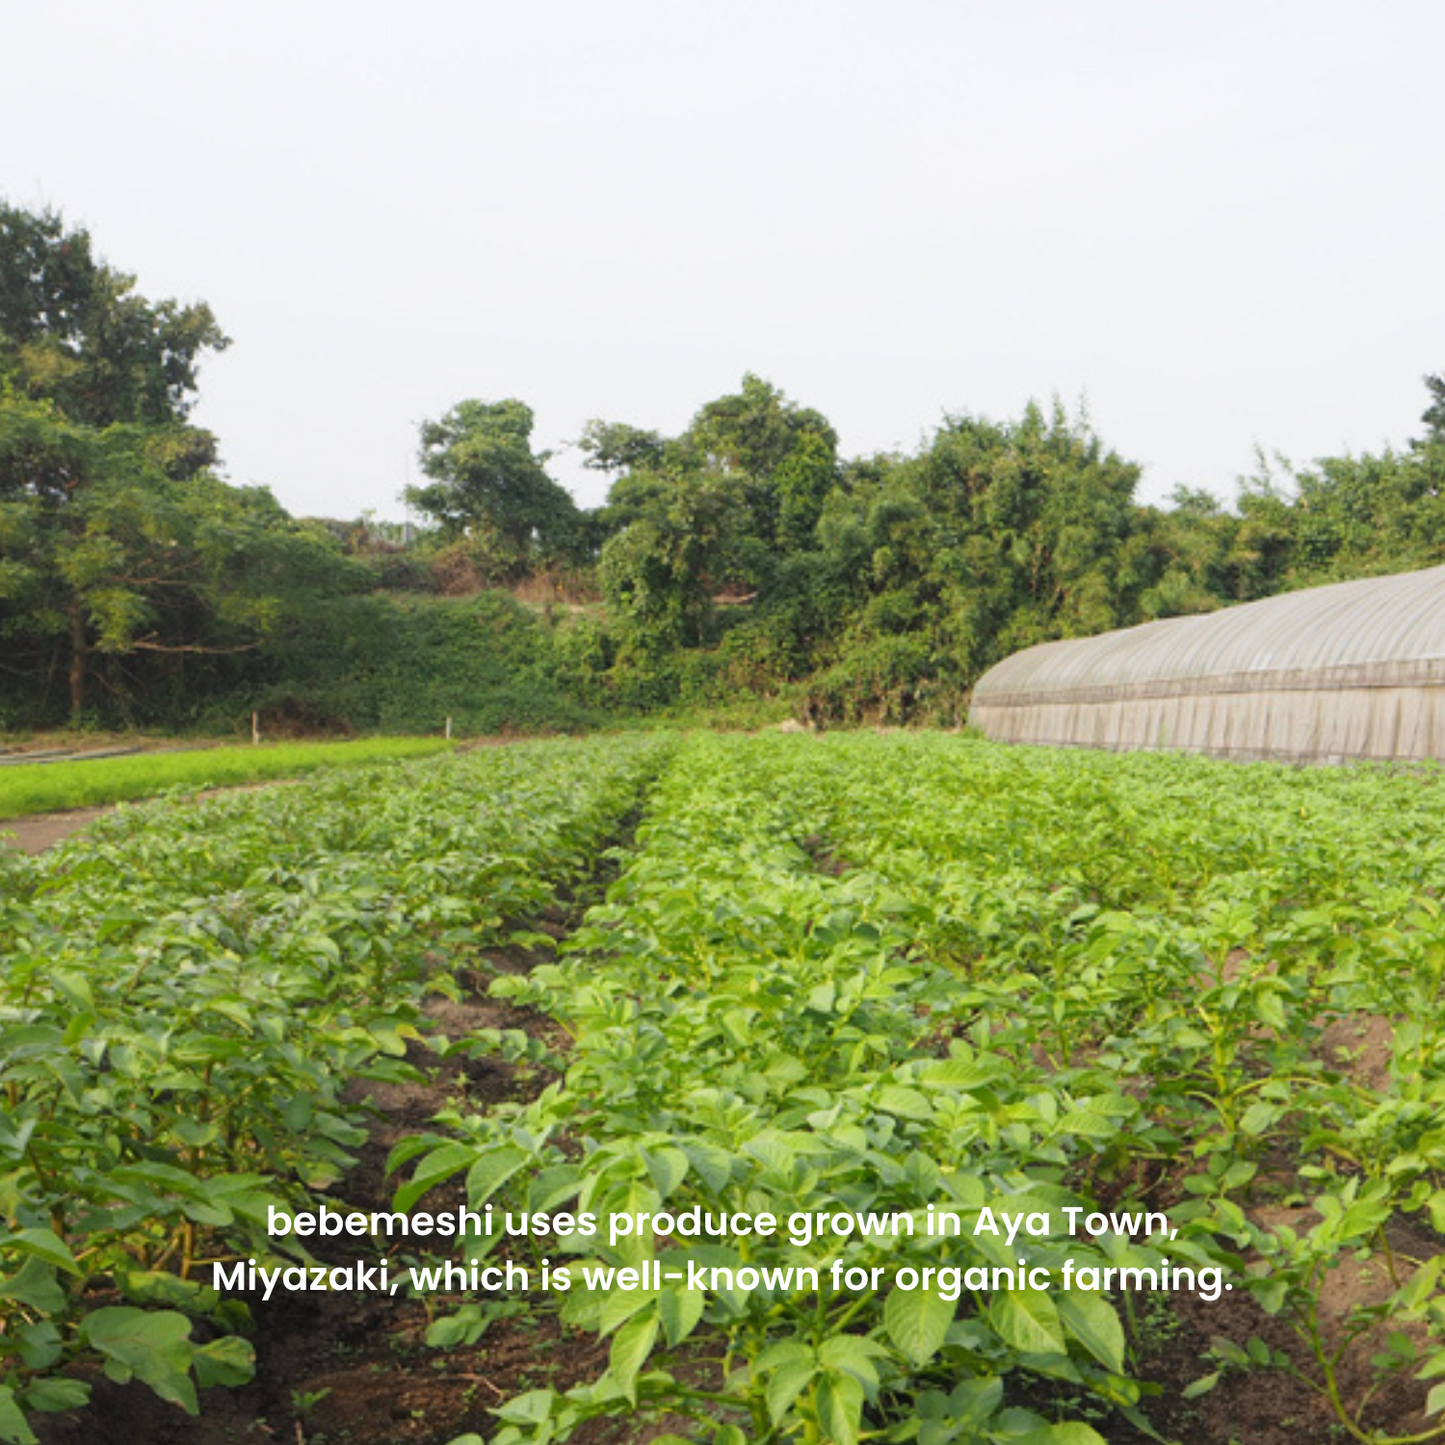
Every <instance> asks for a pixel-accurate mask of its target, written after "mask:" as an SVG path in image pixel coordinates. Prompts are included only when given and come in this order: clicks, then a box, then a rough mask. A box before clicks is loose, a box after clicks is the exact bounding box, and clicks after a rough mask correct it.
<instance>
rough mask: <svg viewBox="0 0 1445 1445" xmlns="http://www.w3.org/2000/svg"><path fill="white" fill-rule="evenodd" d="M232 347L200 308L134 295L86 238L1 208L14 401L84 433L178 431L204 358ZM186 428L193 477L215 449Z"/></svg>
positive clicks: (2, 330) (2, 280) (0, 353)
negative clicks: (46, 404) (48, 405)
mask: <svg viewBox="0 0 1445 1445" xmlns="http://www.w3.org/2000/svg"><path fill="white" fill-rule="evenodd" d="M229 344H230V342H229V339H228V338H227V337H226V336H225V335H224V334H223V332H222V331H221V329H220V327H219V326H218V325H217V324H216V319H215V317H214V316H213V315H212V314H211V308H210V307H209V306H207V305H205V304H204V303H195V304H192V305H182V304H181V303H179V302H177V301H157V302H153V301H148V300H146V299H145V297H143V296H140V295H137V294H136V292H135V277H134V276H130V275H127V274H125V273H124V272H120V271H116V270H113V269H112V268H111V267H109V266H107V265H106V264H105V263H104V262H102V261H100V260H98V259H97V258H96V257H95V255H94V253H93V252H92V249H91V241H90V235H89V233H88V232H86V231H84V230H72V231H67V230H66V229H65V226H64V223H63V222H62V220H61V218H60V217H59V216H58V215H56V214H54V213H53V212H48V211H47V212H45V213H43V214H41V215H32V214H30V213H29V212H26V211H22V210H19V209H17V208H15V207H13V206H8V205H4V204H0V377H3V378H4V380H5V382H6V384H7V385H8V387H9V388H10V389H11V392H12V394H13V395H15V396H19V397H23V398H26V399H29V400H32V401H38V400H48V401H51V402H53V403H54V404H55V405H56V407H57V408H58V409H59V410H60V412H61V413H63V414H64V415H65V416H66V417H67V418H68V419H69V420H71V421H72V422H77V423H80V424H83V425H86V426H92V427H106V426H110V425H112V424H114V423H116V422H132V423H136V424H138V425H142V426H150V427H179V426H180V425H181V424H183V423H184V422H185V420H186V416H187V414H188V413H189V411H190V409H191V406H192V404H193V402H194V399H195V398H194V393H195V389H196V373H197V367H198V365H199V361H200V358H201V356H202V354H203V353H205V352H208V351H221V350H223V349H224V348H225V347H226V346H228V345H229ZM190 431H191V443H192V449H191V450H190V451H189V453H188V455H187V464H188V465H189V466H190V468H191V470H193V471H194V470H198V469H199V467H200V466H203V465H207V464H208V463H209V462H210V461H211V460H213V455H212V454H209V453H213V451H214V442H213V440H212V439H211V438H210V437H209V433H200V432H197V431H196V430H195V429H194V428H192V429H190ZM202 441H210V442H211V446H210V448H209V449H207V448H206V447H204V446H200V447H198V446H197V443H199V442H202Z"/></svg>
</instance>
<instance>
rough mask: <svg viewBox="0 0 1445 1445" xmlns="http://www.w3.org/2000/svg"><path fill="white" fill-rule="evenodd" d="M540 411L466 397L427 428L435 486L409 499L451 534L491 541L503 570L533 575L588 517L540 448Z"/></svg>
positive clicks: (571, 543) (425, 448)
mask: <svg viewBox="0 0 1445 1445" xmlns="http://www.w3.org/2000/svg"><path fill="white" fill-rule="evenodd" d="M532 425H533V417H532V409H531V407H529V406H527V405H525V404H524V403H522V402H520V401H516V400H506V401H463V402H459V403H458V404H457V405H456V406H454V407H453V408H452V409H451V410H450V411H449V412H447V414H446V415H445V416H444V417H442V418H441V420H440V421H428V422H424V423H423V424H422V428H421V469H422V471H423V472H424V473H425V474H426V475H427V476H428V477H430V478H431V482H430V483H429V484H428V485H427V486H422V487H409V488H408V489H407V493H406V495H407V500H408V501H409V502H410V503H411V504H412V506H414V507H416V508H417V510H418V511H420V512H422V513H424V514H425V515H426V516H428V517H430V518H431V519H432V520H433V521H435V522H436V523H438V524H439V526H440V527H441V529H442V532H443V534H444V535H445V536H447V537H448V538H462V537H471V538H474V539H476V540H477V541H478V542H480V543H481V544H482V545H483V546H489V547H490V549H491V551H492V553H493V556H492V559H491V560H492V561H493V563H494V565H495V567H496V569H497V570H498V571H499V572H500V573H502V574H504V575H506V574H515V573H518V572H525V571H526V570H527V569H528V568H529V567H531V566H532V565H533V564H535V563H537V562H547V561H551V560H554V559H557V558H560V557H562V556H565V555H567V554H568V553H569V551H571V550H572V549H573V548H574V547H575V546H576V543H577V537H578V531H579V522H580V518H579V515H578V512H577V506H576V503H575V502H573V500H572V496H571V494H570V493H569V492H568V491H567V489H566V488H565V487H562V486H560V485H559V484H558V483H557V482H555V481H553V480H552V478H551V477H549V476H548V475H547V467H546V462H547V454H546V453H541V454H538V453H536V452H534V451H533V450H532Z"/></svg>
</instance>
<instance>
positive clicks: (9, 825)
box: [0, 807, 111, 853]
mask: <svg viewBox="0 0 1445 1445" xmlns="http://www.w3.org/2000/svg"><path fill="white" fill-rule="evenodd" d="M110 811H111V810H110V808H109V807H104V808H71V809H70V810H69V811H68V812H65V813H32V814H30V816H29V817H25V818H0V847H4V846H7V845H8V846H9V847H12V848H19V849H20V850H21V852H23V853H43V852H44V851H45V850H46V849H47V848H49V847H51V846H53V845H54V844H56V843H59V842H60V841H61V840H62V839H64V838H68V837H70V835H71V834H72V833H78V832H79V831H80V830H81V829H82V828H83V827H85V825H86V824H87V823H93V822H94V821H95V820H96V819H97V818H99V817H100V816H101V814H102V813H108V812H110ZM7 833H9V834H13V835H14V836H13V837H10V838H7V837H5V834H7Z"/></svg>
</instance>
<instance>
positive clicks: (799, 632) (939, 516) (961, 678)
mask: <svg viewBox="0 0 1445 1445" xmlns="http://www.w3.org/2000/svg"><path fill="white" fill-rule="evenodd" d="M225 344H226V338H225V337H224V335H223V334H222V333H221V331H220V330H219V328H218V326H217V324H216V322H215V320H214V318H213V317H212V316H211V313H210V311H209V310H208V309H207V308H206V307H205V306H203V305H191V306H182V305H179V304H178V303H176V302H173V301H161V302H151V301H148V300H145V299H144V298H142V297H140V296H138V295H137V294H136V293H135V291H134V287H133V283H132V280H131V278H130V277H128V276H126V275H124V274H122V273H120V272H118V271H115V270H113V269H112V268H110V267H109V266H107V265H105V264H104V263H103V262H101V261H99V260H98V259H97V258H96V257H95V256H94V254H93V252H92V248H91V242H90V238H89V237H88V235H86V233H85V232H83V231H67V230H66V229H65V227H64V226H63V224H62V223H61V221H60V220H59V218H58V217H55V216H53V215H45V216H33V215H29V214H26V213H25V212H23V211H19V210H16V209H14V208H10V207H4V206H0V727H10V728H18V727H33V726H41V725H54V724H56V723H58V722H65V721H68V722H70V723H71V724H74V725H86V724H102V723H104V724H108V725H113V726H114V725H120V726H148V727H165V728H174V729H192V730H198V731H211V732H225V731H232V730H235V729H236V728H237V727H238V726H239V725H240V724H241V722H242V720H244V719H246V718H247V717H249V715H250V713H251V711H252V710H253V709H256V708H258V707H259V708H263V709H268V710H269V711H270V712H271V714H272V715H273V718H274V721H275V722H276V723H277V724H278V725H286V726H291V727H294V728H296V729H300V730H306V729H309V730H321V731H326V730H331V731H344V730H346V729H367V730H370V729H419V730H431V729H435V728H437V727H439V726H440V725H441V721H442V719H443V718H444V717H445V716H448V715H450V716H453V717H454V718H455V719H456V720H457V724H458V726H459V727H462V728H464V729H466V730H469V731H471V730H475V731H482V730H486V731H494V730H498V729H513V730H523V731H546V730H573V729H577V728H583V727H586V726H589V725H591V724H593V723H595V722H596V721H597V720H598V719H599V718H603V717H611V718H618V717H624V716H636V715H639V714H650V713H655V712H657V711H658V710H660V709H674V710H676V709H696V708H699V707H703V708H706V707H709V706H718V705H723V704H730V703H733V702H734V701H735V700H736V699H737V698H738V697H739V696H740V695H750V696H752V697H756V698H758V699H761V700H762V701H763V702H764V703H768V702H774V703H776V702H778V701H779V700H782V702H783V704H784V705H785V706H786V708H787V709H788V710H791V711H793V712H795V713H799V714H802V715H804V716H806V717H807V718H809V719H810V720H812V721H814V722H817V723H833V722H850V721H858V720H870V721H886V722H905V721H938V722H952V721H955V720H957V719H958V718H959V717H960V716H961V712H962V709H963V707H964V705H965V702H966V698H967V695H968V691H969V689H970V687H971V686H972V684H973V681H974V680H975V679H976V678H977V677H978V676H979V674H980V673H981V672H982V671H983V670H984V669H985V668H987V667H988V666H990V665H991V664H992V663H994V662H996V661H998V660H999V659H1000V658H1002V657H1004V656H1006V655H1007V654H1008V653H1010V652H1012V651H1015V650H1016V649H1018V648H1021V647H1026V646H1028V645H1030V644H1032V643H1035V642H1041V641H1046V640H1049V639H1052V638H1057V637H1072V636H1082V635H1085V634H1089V633H1094V632H1099V631H1102V630H1105V629H1108V628H1113V627H1119V626H1126V625H1129V624H1132V623H1136V622H1140V621H1145V620H1148V619H1152V618H1156V617H1166V616H1171V615H1176V614H1179V613H1186V612H1197V611H1203V610H1208V609H1211V608H1214V607H1218V606H1222V605H1225V604H1228V603H1230V602H1239V601H1247V600H1251V599H1254V598H1258V597H1263V596H1268V595H1270V594H1272V593H1275V592H1278V591H1281V590H1284V589H1288V588H1293V587H1301V586H1308V585H1313V584H1315V583H1318V582H1323V581H1333V580H1341V579H1345V578H1350V577H1356V576H1362V575H1366V574H1372V573H1379V572H1390V571H1401V570H1406V569H1409V568H1414V567H1421V566H1427V565H1430V564H1432V563H1439V562H1442V561H1445V500H1442V499H1445V422H1442V403H1441V400H1440V397H1441V394H1442V392H1445V380H1442V379H1441V378H1439V377H1430V378H1427V384H1428V386H1429V388H1430V395H1431V405H1430V406H1429V408H1428V410H1427V411H1426V412H1425V415H1424V418H1423V420H1424V423H1425V427H1426V430H1425V432H1424V434H1423V435H1422V436H1421V437H1419V438H1418V439H1417V440H1415V441H1413V442H1411V443H1410V444H1409V445H1408V446H1407V447H1406V448H1404V449H1403V450H1401V451H1398V452H1396V451H1386V452H1384V453H1383V454H1381V455H1378V456H1371V455H1366V456H1360V457H1335V458H1326V459H1324V460H1321V461H1319V462H1317V463H1315V464H1313V465H1312V466H1310V467H1306V468H1302V469H1299V470H1295V469H1293V468H1291V467H1289V466H1288V464H1285V463H1281V462H1275V463H1267V462H1265V461H1264V460H1263V459H1262V460H1261V463H1260V466H1259V468H1258V469H1257V471H1256V473H1255V475H1253V476H1252V477H1249V478H1247V479H1245V480H1244V481H1243V482H1242V484H1241V488H1240V492H1239V496H1238V499H1237V503H1236V505H1235V506H1234V507H1233V508H1227V507H1225V506H1223V505H1221V504H1220V503H1219V502H1217V501H1216V500H1214V499H1213V498H1212V497H1211V496H1209V495H1208V494H1207V493H1203V492H1199V491H1191V490H1188V489H1187V488H1180V489H1179V490H1178V491H1176V493H1175V494H1174V498H1173V505H1172V506H1171V507H1169V508H1156V507H1146V506H1141V505H1139V504H1138V503H1137V502H1136V500H1135V490H1136V487H1137V484H1138V480H1139V468H1138V467H1137V466H1136V465H1135V464H1133V463H1132V462H1130V461H1128V460H1127V459H1126V458H1125V457H1124V456H1123V455H1121V454H1120V453H1118V452H1116V451H1114V450H1113V449H1111V448H1110V447H1108V446H1107V445H1106V444H1105V443H1104V441H1103V440H1102V439H1101V438H1100V437H1099V436H1098V435H1097V434H1096V433H1095V431H1094V430H1093V428H1092V426H1091V425H1090V424H1089V422H1088V420H1087V418H1085V417H1084V416H1082V415H1078V416H1071V415H1070V414H1069V413H1068V412H1067V411H1066V410H1065V409H1064V408H1063V407H1062V406H1061V405H1059V404H1057V403H1055V404H1054V405H1053V406H1052V407H1051V408H1043V407H1039V406H1030V407H1028V408H1027V409H1026V410H1025V412H1024V413H1023V415H1022V416H1020V417H1019V418H1017V419H1016V420H1012V421H1006V422H995V421H989V420H987V419H984V418H981V417H978V416H973V415H970V414H967V413H966V412H961V413H959V414H957V415H952V416H949V417H947V418H946V419H945V420H944V422H943V423H942V425H940V426H939V427H938V428H937V430H936V431H935V432H934V433H933V435H932V436H931V437H930V438H928V439H927V440H926V441H925V442H924V443H923V444H922V445H921V446H920V448H919V449H918V451H917V452H916V453H915V454H913V455H883V456H873V457H860V458H846V457H843V456H840V455H839V452H838V440H837V433H836V431H835V430H834V427H833V425H832V424H831V423H830V421H829V420H828V419H827V418H826V417H825V416H823V415H822V414H821V413H820V412H818V411H817V410H815V409H812V408H810V407H807V406H803V405H800V404H799V403H797V402H794V401H793V400H791V399H790V398H789V397H787V396H786V395H785V394H784V393H783V392H782V391H781V390H779V389H778V388H777V387H776V386H774V385H773V384H771V383H770V382H768V381H765V380H763V379H762V378H760V377H757V376H754V375H746V376H744V377H743V379H742V383H741V385H740V387H739V389H738V390H737V391H736V392H733V393H730V394H728V395H725V396H721V397H718V398H716V399H714V400H712V401H709V402H706V403H705V404H704V405H702V406H701V407H700V408H699V410H698V412H697V414H696V415H695V416H694V417H693V419H692V421H691V423H690V424H689V425H688V426H687V428H686V429H685V430H684V431H682V432H681V433H680V434H679V435H677V436H664V435H662V434H660V433H657V432H652V431H647V430H643V429H640V428H638V427H635V426H631V425H628V424H626V423H621V422H612V421H601V420H598V421H593V422H591V423H589V424H588V425H587V427H586V428H585V429H584V432H583V435H582V436H581V438H579V445H580V446H581V448H582V450H583V452H584V454H585V456H586V458H587V462H586V464H587V465H588V466H590V467H592V468H594V469H596V470H598V471H599V472H602V473H603V474H605V475H606V476H608V477H609V478H610V479H611V488H610V492H609V495H608V498H607V501H606V504H605V505H603V506H602V507H600V508H598V509H597V510H596V511H592V512H586V511H583V510H581V509H579V508H578V507H577V506H576V504H575V503H574V502H573V500H572V498H571V497H570V496H569V495H568V493H567V492H566V491H565V490H564V489H563V488H562V487H561V486H559V485H558V483H557V482H556V481H555V480H554V479H553V478H552V477H550V476H549V474H548V472H547V467H546V464H547V460H548V457H547V454H546V453H545V452H538V451H536V450H535V449H534V447H533V444H532V429H533V418H532V412H531V410H530V408H529V407H528V406H527V405H526V404H525V403H524V402H522V401H520V400H517V399H514V398H513V399H503V400H492V401H485V400H478V399H469V400H464V401H461V402H459V403H457V405H455V406H454V407H452V408H451V409H450V410H449V411H448V412H447V413H446V414H445V415H444V416H442V417H441V418H440V419H437V420H433V421H427V422H425V423H424V424H423V425H422V428H421V435H420V463H421V469H422V472H423V474H424V476H425V478H426V481H425V483H424V484H423V485H420V486H418V487H414V488H412V489H410V490H409V492H408V494H407V499H408V501H409V503H410V504H411V505H412V506H413V507H414V508H416V510H417V511H418V512H419V514H420V515H421V516H422V517H423V518H425V523H424V525H423V526H422V527H421V528H419V529H417V528H413V527H409V526H408V527H400V526H398V525H395V524H392V525H388V524H385V523H378V522H376V521H375V520H374V519H364V520H362V521H359V522H354V523H347V522H342V521H328V520H324V519H322V520H312V521H305V522H301V521H296V520H295V519H293V518H291V517H289V516H287V515H286V513H285V512H284V510H283V509H282V508H281V507H280V506H279V505H278V504H277V503H276V501H275V499H274V498H273V497H272V496H271V495H270V493H269V492H267V491H265V490H264V489H259V488H237V487H233V486H230V485H228V484H227V483H225V482H224V481H223V480H221V479H220V478H219V477H218V475H217V474H216V471H215V463H216V440H215V438H214V437H212V436H211V435H210V434H209V433H207V432H204V431H202V430H200V429H198V428H196V427H195V426H193V425H192V424H191V423H190V421H189V420H188V414H189V410H190V407H191V405H192V403H193V401H194V394H195V387H196V383H197V370H198V367H199V364H200V362H201V360H202V359H203V357H204V356H205V355H206V354H207V353H208V352H211V351H214V350H217V349H219V348H220V347H222V346H224V345H225Z"/></svg>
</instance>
